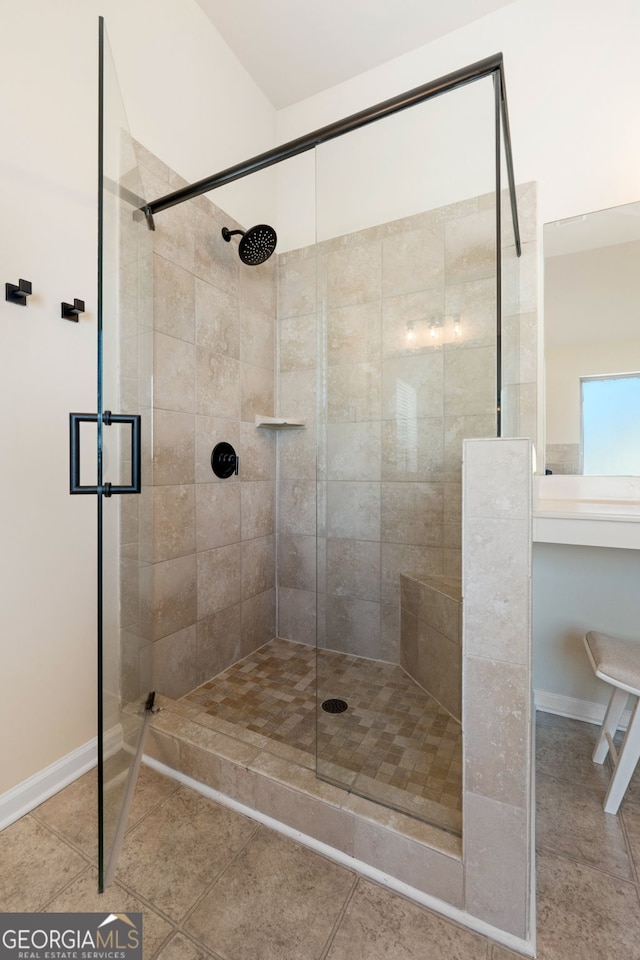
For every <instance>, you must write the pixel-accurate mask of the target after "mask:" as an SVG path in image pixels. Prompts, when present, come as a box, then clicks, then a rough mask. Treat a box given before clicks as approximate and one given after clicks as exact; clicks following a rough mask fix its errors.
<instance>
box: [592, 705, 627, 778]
mask: <svg viewBox="0 0 640 960" xmlns="http://www.w3.org/2000/svg"><path fill="white" fill-rule="evenodd" d="M628 698H629V694H628V693H627V691H626V690H621V689H620V687H614V688H613V692H612V694H611V698H610V700H609V706H608V707H607V712H606V713H605V715H604V722H603V724H602V727H601V728H600V736H599V737H598V742H597V743H596V745H595V749H594V751H593V757H592V759H593V761H594V763H604V758H605V757H606V755H607V754H608V753H609V741H608V740H607V734H609V736H611V737H613V735H614V734H615V732H616V730H617V729H618V724H619V723H620V717H621V716H622V712H623V710H624V708H625V707H626V705H627V699H628Z"/></svg>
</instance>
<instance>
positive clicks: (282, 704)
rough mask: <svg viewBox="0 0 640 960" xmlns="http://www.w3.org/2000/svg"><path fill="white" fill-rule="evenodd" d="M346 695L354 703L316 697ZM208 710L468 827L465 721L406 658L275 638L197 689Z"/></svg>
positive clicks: (456, 829)
mask: <svg viewBox="0 0 640 960" xmlns="http://www.w3.org/2000/svg"><path fill="white" fill-rule="evenodd" d="M316 689H317V696H316ZM329 698H338V699H343V700H345V701H346V702H347V703H348V709H347V710H346V711H345V712H343V713H339V714H330V713H326V712H325V711H323V710H322V709H320V708H319V706H318V707H317V706H316V703H318V705H319V704H320V703H321V702H322V701H324V700H325V699H329ZM183 699H184V700H186V701H188V702H189V703H190V704H191V705H193V706H197V707H199V708H200V709H201V710H202V711H203V713H206V714H208V715H209V716H212V717H216V718H217V719H218V720H223V721H225V722H227V723H231V724H233V725H234V726H236V727H241V728H244V729H245V730H247V731H249V732H253V733H255V734H259V735H261V736H266V737H269V738H270V739H272V740H276V741H278V742H280V743H284V744H287V745H288V746H291V747H295V748H296V749H298V750H302V751H304V752H305V753H307V754H309V755H310V756H313V755H314V754H315V751H316V724H317V750H318V761H317V770H318V774H319V775H320V776H321V777H322V778H323V779H326V780H329V781H331V782H332V783H334V784H337V785H338V786H342V787H345V788H347V789H349V790H351V791H353V792H354V793H356V794H359V795H362V796H367V797H371V798H372V799H375V800H376V801H378V802H380V803H383V804H385V805H386V806H389V807H392V808H394V809H397V810H400V811H401V812H403V813H408V814H409V815H411V816H414V817H418V818H420V819H421V820H426V821H427V822H429V823H432V824H434V825H436V826H438V827H442V828H444V829H446V830H449V831H451V832H453V833H456V834H458V835H459V834H460V832H461V819H462V814H461V810H462V734H461V728H460V724H459V723H458V722H457V721H456V720H454V719H453V718H452V717H450V716H449V714H448V713H447V712H446V711H445V710H443V709H442V707H441V706H440V705H439V704H438V703H437V701H435V700H434V699H433V698H432V697H430V696H429V695H428V694H427V693H426V692H425V691H424V690H423V689H422V688H421V687H419V686H418V685H417V684H415V683H414V682H413V681H412V680H411V678H410V677H409V676H408V675H407V674H406V673H405V672H404V671H403V670H402V669H401V668H400V667H398V666H396V665H394V664H389V663H382V662H380V661H376V660H366V659H363V658H360V657H354V656H350V655H348V654H343V653H336V652H334V651H330V650H321V651H319V659H318V666H317V670H316V650H315V648H314V647H310V646H307V645H306V644H301V643H295V642H293V641H289V640H280V639H275V640H272V641H271V642H270V643H268V644H266V645H265V646H264V647H261V648H260V650H258V651H256V652H255V653H254V654H252V655H251V656H249V657H247V658H246V659H245V660H242V661H240V662H239V663H237V664H234V665H233V666H232V667H229V668H228V669H227V670H225V671H223V672H222V673H220V674H218V676H216V677H214V678H213V679H212V680H209V681H208V682H207V683H205V684H203V685H202V686H200V687H198V688H197V689H196V690H193V691H191V693H189V694H187V695H186V696H185V697H184V698H183Z"/></svg>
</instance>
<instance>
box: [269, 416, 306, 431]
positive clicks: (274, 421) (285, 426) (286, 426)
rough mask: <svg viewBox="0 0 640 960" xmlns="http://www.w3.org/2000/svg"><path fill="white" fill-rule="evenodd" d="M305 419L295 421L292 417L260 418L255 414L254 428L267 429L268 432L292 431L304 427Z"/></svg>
mask: <svg viewBox="0 0 640 960" xmlns="http://www.w3.org/2000/svg"><path fill="white" fill-rule="evenodd" d="M306 425H307V421H306V420H305V419H302V420H295V419H294V418H293V417H261V416H260V415H259V414H256V427H268V428H269V429H270V430H294V429H298V430H299V429H300V428H301V427H306Z"/></svg>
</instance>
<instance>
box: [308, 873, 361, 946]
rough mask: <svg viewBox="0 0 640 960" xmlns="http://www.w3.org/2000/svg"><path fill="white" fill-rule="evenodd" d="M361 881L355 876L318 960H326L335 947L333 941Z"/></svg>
mask: <svg viewBox="0 0 640 960" xmlns="http://www.w3.org/2000/svg"><path fill="white" fill-rule="evenodd" d="M360 880H361V878H360V877H358V876H357V875H356V876H354V878H353V883H352V884H351V889H350V890H349V892H348V894H347V896H346V897H345V901H344V903H343V904H342V907H341V909H340V910H339V911H338V916H337V917H336V919H335V921H334V924H333V927H332V928H331V932H330V933H329V936H328V937H327V940H326V942H325V945H324V947H323V948H322V950H321V951H320V954H319V956H318V960H326V957H327V955H328V953H329V951H330V950H331V947H332V946H333V941H334V940H335V938H336V934H337V933H338V930H339V928H340V925H341V924H342V921H343V920H344V916H345V914H346V912H347V910H348V908H349V904H350V903H351V901H352V900H353V896H354V894H355V892H356V888H357V886H358V884H359V883H360Z"/></svg>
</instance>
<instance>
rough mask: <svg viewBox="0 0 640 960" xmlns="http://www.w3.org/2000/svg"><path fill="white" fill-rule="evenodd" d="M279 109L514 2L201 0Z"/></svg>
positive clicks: (256, 80) (471, 0)
mask: <svg viewBox="0 0 640 960" xmlns="http://www.w3.org/2000/svg"><path fill="white" fill-rule="evenodd" d="M197 2H198V3H199V5H200V6H201V7H202V9H203V10H204V12H205V13H206V14H207V16H208V17H209V19H210V20H211V22H212V23H213V25H214V26H215V27H216V29H217V30H218V32H219V33H220V34H221V35H222V37H223V38H224V40H225V41H226V43H227V45H228V46H229V47H230V48H231V49H232V50H233V52H234V53H235V55H236V56H237V57H238V59H239V60H240V62H241V63H242V64H243V65H244V67H245V69H246V70H247V71H248V72H249V73H250V74H251V76H252V77H253V79H254V80H255V82H256V83H257V84H258V86H259V87H260V88H261V90H262V91H263V92H264V94H265V95H266V96H267V97H268V99H269V100H270V101H271V103H272V104H273V105H274V107H276V108H277V109H282V108H283V107H287V106H289V105H290V104H292V103H297V102H298V101H299V100H303V99H305V98H306V97H310V96H312V95H313V94H316V93H319V92H320V91H321V90H326V89H327V88H328V87H332V86H334V85H335V84H337V83H341V82H342V81H344V80H348V79H349V78H350V77H354V76H356V75H357V74H359V73H362V72H364V71H365V70H370V69H372V68H373V67H377V66H379V65H380V64H382V63H386V62H387V61H388V60H392V59H393V58H394V57H398V56H400V55H401V54H404V53H408V52H409V51H410V50H414V49H416V47H420V46H422V45H423V44H425V43H429V42H430V41H432V40H435V39H437V38H438V37H441V36H443V35H444V34H446V33H450V32H451V31H452V30H456V29H458V28H459V27H462V26H464V25H465V24H467V23H471V21H473V20H477V19H478V18H480V17H483V16H485V15H486V14H489V13H492V12H493V11H495V10H498V9H499V8H500V7H506V6H508V5H509V4H510V3H513V2H514V0H441V2H439V3H435V2H434V0H322V2H318V0H315V2H314V0H240V2H234V0H197Z"/></svg>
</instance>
